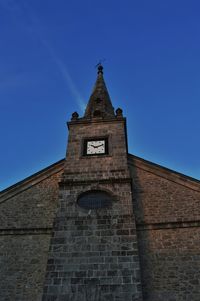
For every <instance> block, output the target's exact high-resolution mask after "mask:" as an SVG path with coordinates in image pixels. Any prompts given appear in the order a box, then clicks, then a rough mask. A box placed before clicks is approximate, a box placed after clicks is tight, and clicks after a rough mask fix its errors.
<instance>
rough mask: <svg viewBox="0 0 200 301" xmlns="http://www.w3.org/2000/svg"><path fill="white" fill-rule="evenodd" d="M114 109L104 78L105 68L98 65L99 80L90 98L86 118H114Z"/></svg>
mask: <svg viewBox="0 0 200 301" xmlns="http://www.w3.org/2000/svg"><path fill="white" fill-rule="evenodd" d="M114 116H115V114H114V108H113V106H112V103H111V100H110V96H109V94H108V90H107V88H106V84H105V82H104V78H103V66H102V65H101V64H99V65H98V74H97V80H96V83H95V85H94V88H93V91H92V94H91V96H90V99H89V102H88V105H87V107H86V110H85V115H84V117H85V118H92V117H105V118H106V117H114Z"/></svg>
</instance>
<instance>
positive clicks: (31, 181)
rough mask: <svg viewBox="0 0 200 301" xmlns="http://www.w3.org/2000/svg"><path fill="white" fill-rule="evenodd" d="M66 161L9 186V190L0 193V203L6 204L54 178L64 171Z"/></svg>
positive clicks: (60, 161)
mask: <svg viewBox="0 0 200 301" xmlns="http://www.w3.org/2000/svg"><path fill="white" fill-rule="evenodd" d="M64 162H65V159H61V160H59V161H57V162H56V163H53V164H51V165H50V166H48V167H45V168H44V169H42V170H40V171H38V172H36V173H34V174H32V175H31V176H29V177H27V178H25V179H23V180H22V181H19V182H17V183H16V184H14V185H12V186H9V187H8V188H6V189H4V190H2V191H0V203H2V202H4V201H5V200H7V199H8V198H11V197H13V196H14V195H16V194H18V193H20V192H22V191H24V190H26V189H28V188H30V187H32V186H34V185H36V184H38V183H39V182H41V181H43V180H44V179H46V178H48V177H50V176H52V175H53V174H55V173H58V172H60V171H62V170H63V166H64Z"/></svg>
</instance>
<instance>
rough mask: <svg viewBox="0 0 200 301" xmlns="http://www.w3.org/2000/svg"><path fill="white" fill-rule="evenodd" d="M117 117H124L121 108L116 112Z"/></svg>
mask: <svg viewBox="0 0 200 301" xmlns="http://www.w3.org/2000/svg"><path fill="white" fill-rule="evenodd" d="M116 116H117V117H122V116H123V111H122V109H121V108H118V109H117V110H116Z"/></svg>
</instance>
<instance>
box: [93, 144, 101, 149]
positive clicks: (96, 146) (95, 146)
mask: <svg viewBox="0 0 200 301" xmlns="http://www.w3.org/2000/svg"><path fill="white" fill-rule="evenodd" d="M91 146H92V147H94V148H98V147H101V146H103V144H100V145H93V144H91Z"/></svg>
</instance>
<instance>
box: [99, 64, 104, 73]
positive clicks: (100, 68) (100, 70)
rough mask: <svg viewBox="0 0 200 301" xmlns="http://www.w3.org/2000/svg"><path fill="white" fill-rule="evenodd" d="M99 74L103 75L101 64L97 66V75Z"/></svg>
mask: <svg viewBox="0 0 200 301" xmlns="http://www.w3.org/2000/svg"><path fill="white" fill-rule="evenodd" d="M99 73H101V74H103V66H102V65H101V63H99V66H98V74H99Z"/></svg>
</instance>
